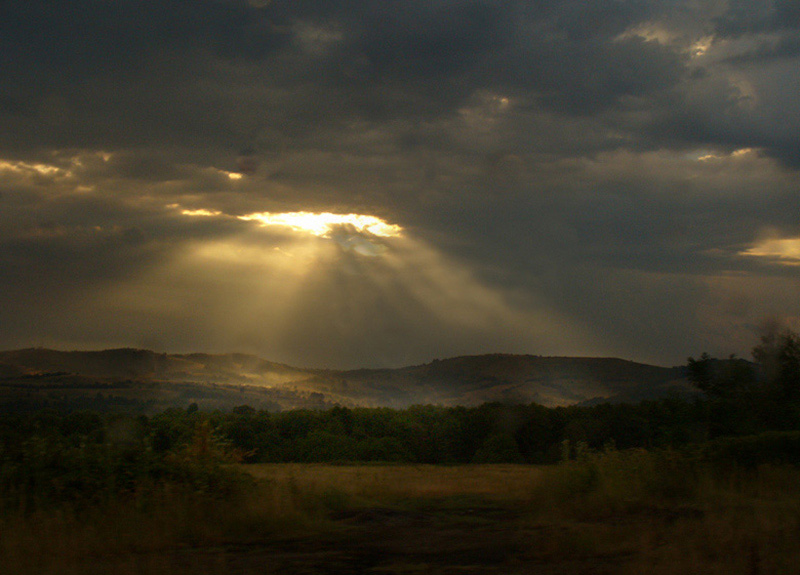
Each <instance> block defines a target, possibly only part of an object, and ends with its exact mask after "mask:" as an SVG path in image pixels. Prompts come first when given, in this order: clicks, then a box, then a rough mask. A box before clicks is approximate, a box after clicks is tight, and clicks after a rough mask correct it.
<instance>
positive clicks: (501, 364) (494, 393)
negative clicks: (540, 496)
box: [0, 348, 689, 410]
mask: <svg viewBox="0 0 800 575" xmlns="http://www.w3.org/2000/svg"><path fill="white" fill-rule="evenodd" d="M688 388H689V386H688V384H687V382H686V379H685V377H684V372H683V368H666V367H658V366H653V365H647V364H642V363H636V362H632V361H627V360H622V359H617V358H586V357H543V356H534V355H511V354H489V355H476V356H462V357H454V358H448V359H441V360H434V361H432V362H430V363H426V364H422V365H416V366H409V367H402V368H395V369H356V370H330V369H308V368H300V367H293V366H289V365H285V364H280V363H275V362H271V361H267V360H265V359H262V358H260V357H257V356H254V355H248V354H205V353H192V354H166V353H157V352H153V351H149V350H141V349H130V348H123V349H109V350H103V351H58V350H51V349H41V348H31V349H21V350H13V351H5V352H0V405H3V404H4V403H5V404H9V403H11V404H14V403H15V402H17V403H18V402H20V401H23V403H24V400H27V401H30V402H33V403H36V402H37V401H40V402H41V401H43V402H45V403H47V402H51V403H53V405H58V404H59V402H64V401H66V402H67V403H69V402H70V401H73V402H76V403H78V404H81V403H87V402H88V403H91V401H89V399H91V398H95V399H96V400H97V401H100V400H105V401H106V402H108V401H111V402H112V403H113V401H117V402H118V403H122V404H125V403H126V402H127V403H129V404H130V405H131V406H133V405H134V404H136V405H138V407H139V409H142V410H153V409H159V408H164V407H169V406H182V407H185V406H186V405H188V404H190V403H197V404H198V405H199V406H200V407H204V408H208V409H217V408H220V409H225V408H229V407H232V406H235V405H243V404H248V405H252V406H254V407H257V408H263V409H272V410H277V409H291V408H296V407H310V408H319V407H325V406H330V405H337V404H338V405H344V406H369V407H377V406H386V407H396V408H402V407H407V406H409V405H414V404H421V403H433V404H439V405H464V406H470V405H478V404H481V403H485V402H490V401H501V402H518V403H531V402H535V403H540V404H542V405H546V406H559V405H573V404H581V403H592V402H600V401H612V402H620V401H639V400H642V399H650V398H655V397H660V396H663V395H666V394H668V393H670V392H671V391H675V390H677V391H685V390H687V389H688ZM87 398H88V399H87Z"/></svg>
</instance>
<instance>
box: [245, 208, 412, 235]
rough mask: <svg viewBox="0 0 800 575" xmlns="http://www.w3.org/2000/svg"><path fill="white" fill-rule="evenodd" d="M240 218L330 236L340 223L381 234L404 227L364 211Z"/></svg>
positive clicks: (275, 214)
mask: <svg viewBox="0 0 800 575" xmlns="http://www.w3.org/2000/svg"><path fill="white" fill-rule="evenodd" d="M238 217H239V219H240V220H245V221H254V222H258V223H259V224H260V225H261V226H263V227H266V226H286V227H289V228H292V229H293V230H295V231H298V232H306V233H309V234H312V235H315V236H318V237H327V236H329V235H330V234H331V232H333V231H334V230H335V229H336V228H337V227H338V226H352V227H353V228H354V229H355V230H356V231H357V232H361V233H368V234H372V235H373V236H378V237H382V238H389V237H397V236H399V235H400V234H401V232H402V230H403V228H401V227H400V226H398V225H396V224H390V223H388V222H386V221H385V220H382V219H381V218H378V217H375V216H368V215H363V214H332V213H330V212H321V213H315V212H285V213H271V212H259V213H254V214H248V215H245V216H238Z"/></svg>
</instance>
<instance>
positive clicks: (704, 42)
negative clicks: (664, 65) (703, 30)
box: [689, 36, 714, 58]
mask: <svg viewBox="0 0 800 575" xmlns="http://www.w3.org/2000/svg"><path fill="white" fill-rule="evenodd" d="M713 42H714V37H713V36H704V37H703V38H700V39H699V40H698V41H696V42H695V43H694V44H692V45H691V47H690V48H689V53H690V54H691V55H692V57H693V58H698V57H700V56H703V55H704V54H705V53H706V52H708V50H709V48H711V44H712V43H713Z"/></svg>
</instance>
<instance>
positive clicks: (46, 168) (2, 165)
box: [0, 160, 71, 176]
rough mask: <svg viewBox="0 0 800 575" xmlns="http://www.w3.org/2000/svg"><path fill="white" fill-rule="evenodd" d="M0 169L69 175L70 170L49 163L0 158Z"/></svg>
mask: <svg viewBox="0 0 800 575" xmlns="http://www.w3.org/2000/svg"><path fill="white" fill-rule="evenodd" d="M0 170H8V171H11V172H17V173H26V172H27V173H31V172H35V173H38V174H41V175H43V176H57V175H61V174H64V175H67V176H69V175H71V172H69V171H68V170H64V169H61V168H59V167H57V166H51V165H49V164H29V163H28V162H9V161H7V160H0Z"/></svg>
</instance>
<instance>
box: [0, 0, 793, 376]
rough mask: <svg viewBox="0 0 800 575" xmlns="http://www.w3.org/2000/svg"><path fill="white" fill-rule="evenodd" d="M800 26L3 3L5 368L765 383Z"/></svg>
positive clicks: (654, 13)
mask: <svg viewBox="0 0 800 575" xmlns="http://www.w3.org/2000/svg"><path fill="white" fill-rule="evenodd" d="M799 170H800V3H798V2H796V0H771V1H769V0H768V1H764V0H670V1H669V2H663V1H660V0H613V1H611V0H580V1H578V0H547V1H543V0H484V1H479V0H469V1H468V0H427V1H425V2H421V1H413V0H406V1H392V0H386V1H380V2H376V1H374V0H340V1H337V2H330V1H328V0H324V1H323V0H304V1H297V0H293V1H290V0H271V1H270V0H249V1H248V0H191V1H189V0H158V1H156V0H136V1H134V0H71V1H70V2H54V1H52V0H49V1H46V0H28V1H26V2H4V3H2V4H0V349H14V348H21V347H33V346H44V347H53V348H58V349H102V348H109V347H143V348H148V349H154V350H156V351H165V352H192V351H206V352H216V353H222V352H231V351H240V352H248V353H256V354H258V355H261V356H262V357H265V358H267V359H270V360H272V361H279V362H284V363H289V364H292V365H298V366H305V367H331V368H356V367H395V366H401V365H411V364H418V363H423V362H427V361H430V360H432V359H434V358H444V357H450V356H455V355H467V354H479V353H494V352H503V353H530V354H536V355H572V356H614V357H621V358H625V359H631V360H635V361H641V362H647V363H654V364H658V365H681V364H683V363H685V361H686V357H687V356H689V355H694V356H697V355H698V354H700V353H701V352H703V351H708V352H709V353H712V355H720V356H722V355H724V356H727V355H728V354H731V353H735V354H738V355H739V356H742V357H749V350H750V349H751V348H752V347H753V346H754V345H755V344H756V343H757V342H758V337H759V333H760V332H761V330H763V329H764V326H766V325H780V326H784V327H788V328H791V329H798V328H800V171H799Z"/></svg>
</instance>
